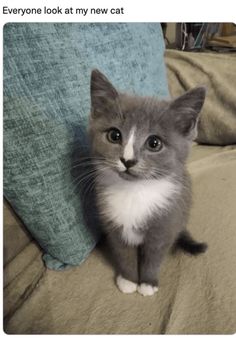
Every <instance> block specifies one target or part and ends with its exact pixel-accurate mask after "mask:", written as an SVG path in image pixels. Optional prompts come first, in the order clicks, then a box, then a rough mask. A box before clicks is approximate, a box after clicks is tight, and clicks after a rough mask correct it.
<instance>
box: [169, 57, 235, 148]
mask: <svg viewBox="0 0 236 338" xmlns="http://www.w3.org/2000/svg"><path fill="white" fill-rule="evenodd" d="M165 60H166V65H167V71H168V78H169V88H170V92H171V94H172V95H173V96H178V95H180V94H182V93H183V92H184V91H185V90H188V89H190V88H193V87H195V86H201V85H204V86H205V87H206V89H207V96H206V101H205V104H204V107H203V110H202V112H201V114H200V122H199V128H198V129H199V130H198V138H197V141H198V142H199V143H203V144H214V145H229V144H235V143H236V95H235V88H236V53H234V54H217V53H191V52H180V51H176V50H167V51H166V55H165Z"/></svg>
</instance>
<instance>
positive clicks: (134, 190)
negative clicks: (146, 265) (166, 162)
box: [102, 178, 178, 245]
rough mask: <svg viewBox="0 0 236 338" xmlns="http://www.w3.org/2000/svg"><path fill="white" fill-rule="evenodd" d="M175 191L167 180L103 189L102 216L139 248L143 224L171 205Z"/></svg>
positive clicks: (133, 183)
mask: <svg viewBox="0 0 236 338" xmlns="http://www.w3.org/2000/svg"><path fill="white" fill-rule="evenodd" d="M177 191H178V187H177V186H176V184H175V183H173V182H172V181H171V180H170V179H169V178H165V179H164V178H163V179H160V180H142V181H132V182H131V181H124V182H121V183H120V184H114V185H111V186H109V187H106V188H105V190H104V191H103V193H102V199H103V206H104V210H103V214H104V215H105V217H106V218H108V219H109V220H110V221H112V222H113V223H114V224H115V225H116V226H119V227H123V229H122V235H123V238H124V239H125V240H126V241H127V242H128V243H130V244H136V245H137V244H140V243H141V242H142V239H143V237H142V235H141V233H139V232H138V229H142V227H143V225H144V223H145V221H146V220H147V218H148V217H150V216H151V215H152V213H153V211H156V212H159V213H161V212H162V211H163V210H165V209H167V208H168V206H169V205H170V203H171V197H172V196H173V194H174V193H176V192H177Z"/></svg>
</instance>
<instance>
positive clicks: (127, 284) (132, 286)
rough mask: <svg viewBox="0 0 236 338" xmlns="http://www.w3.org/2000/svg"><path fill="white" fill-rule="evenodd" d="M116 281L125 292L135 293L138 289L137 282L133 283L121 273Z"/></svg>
mask: <svg viewBox="0 0 236 338" xmlns="http://www.w3.org/2000/svg"><path fill="white" fill-rule="evenodd" d="M116 283H117V286H118V288H119V289H120V291H122V292H123V293H133V292H135V291H136V290H137V287H138V285H137V284H136V283H133V282H131V281H129V280H128V279H125V278H123V277H122V276H120V275H119V276H118V277H117V278H116Z"/></svg>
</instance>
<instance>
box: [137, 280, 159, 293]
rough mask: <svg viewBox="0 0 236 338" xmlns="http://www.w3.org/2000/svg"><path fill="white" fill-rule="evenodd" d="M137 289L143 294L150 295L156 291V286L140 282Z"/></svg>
mask: <svg viewBox="0 0 236 338" xmlns="http://www.w3.org/2000/svg"><path fill="white" fill-rule="evenodd" d="M137 290H138V292H139V293H140V294H141V295H143V296H152V295H154V293H155V292H157V291H158V287H157V286H152V285H149V284H146V283H142V284H140V285H139V286H138V288H137Z"/></svg>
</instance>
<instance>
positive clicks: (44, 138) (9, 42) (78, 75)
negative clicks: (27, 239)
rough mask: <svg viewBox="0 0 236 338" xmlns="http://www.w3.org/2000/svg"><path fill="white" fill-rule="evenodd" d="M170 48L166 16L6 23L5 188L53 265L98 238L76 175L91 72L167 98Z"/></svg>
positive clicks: (76, 258)
mask: <svg viewBox="0 0 236 338" xmlns="http://www.w3.org/2000/svg"><path fill="white" fill-rule="evenodd" d="M163 52H164V41H163V36H162V31H161V27H160V24H158V23H137V24H136V23H9V24H7V25H5V26H4V195H5V197H6V198H7V200H8V201H9V202H10V204H11V205H12V206H13V208H14V209H15V211H16V212H17V213H18V215H19V216H20V217H21V219H22V220H23V222H24V223H25V225H26V227H27V228H28V230H29V231H30V232H31V234H32V235H33V237H34V238H35V239H36V240H37V241H38V243H39V244H40V246H41V247H42V249H43V250H44V252H45V255H44V259H45V262H46V265H47V266H48V267H49V268H52V269H63V268H65V267H66V266H67V265H78V264H80V263H81V262H83V261H84V259H85V258H86V257H87V255H88V254H89V252H90V251H91V250H92V249H93V248H94V246H95V245H96V243H97V241H98V239H99V228H98V227H97V225H96V221H95V219H93V218H92V220H93V221H91V222H90V223H91V224H92V225H93V226H92V227H91V226H88V225H87V222H86V220H85V218H84V214H83V212H82V206H81V201H80V199H79V198H78V194H77V193H76V191H74V190H75V189H74V185H73V183H74V182H73V180H72V177H71V154H72V151H73V149H74V147H75V141H76V137H77V136H78V135H79V138H80V141H81V138H82V139H83V138H84V143H85V145H86V137H85V135H86V126H87V121H88V116H89V111H90V74H91V70H92V69H93V68H98V69H99V70H100V71H101V72H103V73H104V74H105V75H106V76H107V77H108V78H109V79H110V80H111V82H112V83H113V84H114V85H115V86H116V87H117V88H119V89H120V90H123V91H125V90H129V91H133V92H135V93H137V94H141V95H155V96H159V97H165V96H168V95H169V93H168V87H167V79H166V72H165V67H164V60H163ZM75 126H76V128H75ZM75 130H76V133H75ZM76 135H77V136H76ZM78 151H80V149H78ZM75 183H76V179H75ZM91 211H92V210H91Z"/></svg>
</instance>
